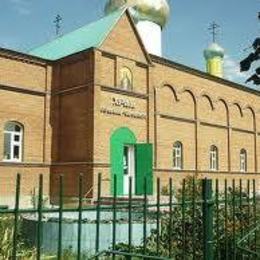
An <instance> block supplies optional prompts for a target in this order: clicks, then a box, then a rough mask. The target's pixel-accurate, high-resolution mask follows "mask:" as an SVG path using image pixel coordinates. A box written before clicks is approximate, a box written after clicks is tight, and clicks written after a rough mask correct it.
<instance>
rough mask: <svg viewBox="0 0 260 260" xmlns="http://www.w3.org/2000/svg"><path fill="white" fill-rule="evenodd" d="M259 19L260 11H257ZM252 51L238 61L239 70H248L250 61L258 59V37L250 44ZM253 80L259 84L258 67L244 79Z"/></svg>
mask: <svg viewBox="0 0 260 260" xmlns="http://www.w3.org/2000/svg"><path fill="white" fill-rule="evenodd" d="M258 19H259V20H260V12H259V13H258ZM252 48H253V50H254V51H253V52H251V53H250V54H249V55H248V56H247V57H246V58H245V59H244V60H242V61H241V62H240V71H241V72H242V71H248V70H250V68H251V65H252V63H254V62H255V61H257V60H259V59H260V38H256V39H255V40H254V42H253V44H252ZM251 81H253V83H254V84H255V85H260V67H258V68H257V69H256V70H255V73H254V74H253V75H252V76H251V77H249V78H248V79H247V80H246V83H248V82H251Z"/></svg>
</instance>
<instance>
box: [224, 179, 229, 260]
mask: <svg viewBox="0 0 260 260" xmlns="http://www.w3.org/2000/svg"><path fill="white" fill-rule="evenodd" d="M224 187H225V188H224V194H225V195H224V196H225V197H224V200H225V206H224V207H225V213H224V217H225V227H224V233H225V259H226V260H228V237H227V236H228V230H227V228H228V211H227V210H228V197H227V196H228V195H227V180H226V179H225V186H224Z"/></svg>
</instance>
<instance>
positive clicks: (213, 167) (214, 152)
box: [209, 145, 218, 171]
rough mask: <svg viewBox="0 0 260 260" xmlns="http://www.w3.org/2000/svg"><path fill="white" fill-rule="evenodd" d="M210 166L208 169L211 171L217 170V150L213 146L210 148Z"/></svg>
mask: <svg viewBox="0 0 260 260" xmlns="http://www.w3.org/2000/svg"><path fill="white" fill-rule="evenodd" d="M209 156H210V165H209V169H210V170H211V171H217V170H218V148H217V147H216V146H215V145H212V146H211V147H210V155H209Z"/></svg>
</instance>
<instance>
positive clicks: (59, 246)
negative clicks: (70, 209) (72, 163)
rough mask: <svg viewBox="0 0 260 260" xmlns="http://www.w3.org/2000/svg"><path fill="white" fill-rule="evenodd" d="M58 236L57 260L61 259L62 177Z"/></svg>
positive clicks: (61, 180)
mask: <svg viewBox="0 0 260 260" xmlns="http://www.w3.org/2000/svg"><path fill="white" fill-rule="evenodd" d="M59 190H60V194H59V234H58V260H60V259H61V258H62V219H63V175H60V182H59Z"/></svg>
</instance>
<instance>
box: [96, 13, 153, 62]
mask: <svg viewBox="0 0 260 260" xmlns="http://www.w3.org/2000/svg"><path fill="white" fill-rule="evenodd" d="M100 49H101V50H104V51H106V52H110V53H112V54H116V55H119V56H123V57H127V58H130V59H133V60H136V61H139V62H143V63H148V62H149V56H148V54H147V52H146V50H145V48H144V46H143V43H142V41H141V39H140V36H139V35H138V33H137V29H136V28H135V27H134V25H133V22H132V20H131V18H130V17H129V14H128V12H125V13H124V14H123V15H122V17H121V18H120V19H119V21H118V22H117V24H116V25H115V26H114V28H113V29H112V30H111V32H110V33H109V34H108V36H107V37H106V39H105V40H104V41H103V43H102V44H101V46H100Z"/></svg>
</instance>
